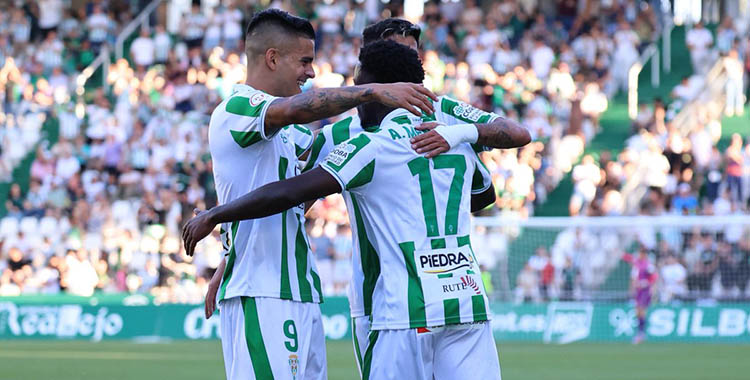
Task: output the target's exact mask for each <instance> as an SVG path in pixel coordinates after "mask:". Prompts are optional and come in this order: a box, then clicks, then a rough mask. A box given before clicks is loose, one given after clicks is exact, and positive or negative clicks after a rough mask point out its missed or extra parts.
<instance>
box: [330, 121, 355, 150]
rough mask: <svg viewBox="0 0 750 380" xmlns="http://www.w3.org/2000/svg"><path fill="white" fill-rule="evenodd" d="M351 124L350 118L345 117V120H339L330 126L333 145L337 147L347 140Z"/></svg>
mask: <svg viewBox="0 0 750 380" xmlns="http://www.w3.org/2000/svg"><path fill="white" fill-rule="evenodd" d="M351 123H352V118H351V116H350V117H347V118H346V119H343V120H339V121H337V122H336V123H334V124H333V125H332V126H331V136H332V138H333V145H339V144H341V143H342V142H344V141H346V140H349V137H350V135H351V134H350V131H349V125H350V124H351Z"/></svg>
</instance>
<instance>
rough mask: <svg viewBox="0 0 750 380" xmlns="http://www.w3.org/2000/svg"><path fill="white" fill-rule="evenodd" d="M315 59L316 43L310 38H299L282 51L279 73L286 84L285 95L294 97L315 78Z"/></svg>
mask: <svg viewBox="0 0 750 380" xmlns="http://www.w3.org/2000/svg"><path fill="white" fill-rule="evenodd" d="M314 57H315V42H314V41H313V40H311V39H309V38H304V37H297V39H296V41H295V42H294V43H289V44H288V45H287V46H286V47H285V49H283V50H282V55H281V59H280V60H279V63H278V68H277V70H278V71H277V72H278V74H279V78H280V80H282V81H283V82H284V83H283V84H284V85H283V90H284V92H285V93H284V94H281V96H292V95H296V94H299V93H300V92H302V90H301V89H300V87H302V85H304V84H305V82H306V81H307V80H308V79H311V78H315V70H314V69H313V66H312V62H313V59H314Z"/></svg>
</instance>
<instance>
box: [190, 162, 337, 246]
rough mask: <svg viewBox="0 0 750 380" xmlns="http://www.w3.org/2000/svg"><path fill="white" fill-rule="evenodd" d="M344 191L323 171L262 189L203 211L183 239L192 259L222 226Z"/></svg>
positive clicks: (191, 222)
mask: <svg viewBox="0 0 750 380" xmlns="http://www.w3.org/2000/svg"><path fill="white" fill-rule="evenodd" d="M340 191H341V186H340V185H339V182H338V181H337V180H336V179H335V178H334V177H333V176H332V175H330V174H329V173H327V172H326V171H325V170H323V169H321V168H315V169H313V170H311V171H309V172H307V173H304V174H300V175H298V176H294V177H291V178H289V179H285V180H283V181H277V182H272V183H269V184H266V185H264V186H261V187H259V188H257V189H255V190H253V191H251V192H250V193H248V194H245V195H243V196H241V197H239V198H237V199H235V200H233V201H231V202H229V203H225V204H223V205H220V206H216V207H214V208H212V209H210V210H207V211H204V212H200V213H198V214H197V215H196V216H195V217H193V218H192V219H190V220H188V221H187V223H185V226H184V227H183V228H182V240H183V243H184V244H185V251H186V253H187V254H188V256H192V255H193V252H194V250H195V246H196V244H198V242H199V241H201V240H202V239H203V238H205V237H206V236H208V234H209V233H211V231H213V229H214V227H216V225H217V224H219V223H230V222H237V221H242V220H247V219H258V218H263V217H267V216H271V215H274V214H278V213H280V212H282V211H284V210H288V209H290V208H292V207H295V206H297V205H299V204H300V203H304V202H306V201H309V200H313V199H318V198H321V197H325V196H327V195H330V194H334V193H338V192H340Z"/></svg>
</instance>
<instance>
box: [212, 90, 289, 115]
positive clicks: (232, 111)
mask: <svg viewBox="0 0 750 380" xmlns="http://www.w3.org/2000/svg"><path fill="white" fill-rule="evenodd" d="M273 99H275V97H274V96H271V95H269V94H268V93H266V92H264V91H261V90H257V89H254V88H252V87H250V86H248V85H244V84H238V85H235V86H234V88H233V90H232V94H231V95H230V96H229V97H228V98H227V99H225V100H224V101H223V102H222V103H221V104H219V107H217V111H219V112H225V113H227V114H229V115H233V116H243V117H259V116H260V114H261V111H262V110H263V107H264V106H265V105H266V104H267V103H269V102H271V101H273Z"/></svg>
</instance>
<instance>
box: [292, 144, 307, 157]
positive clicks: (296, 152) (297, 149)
mask: <svg viewBox="0 0 750 380" xmlns="http://www.w3.org/2000/svg"><path fill="white" fill-rule="evenodd" d="M306 150H307V149H305V148H303V147H301V146H299V145H297V143H295V144H294V155H295V156H297V157H299V156H301V155H302V153H305V151H306Z"/></svg>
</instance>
